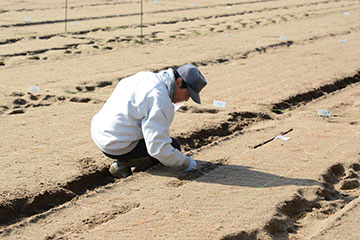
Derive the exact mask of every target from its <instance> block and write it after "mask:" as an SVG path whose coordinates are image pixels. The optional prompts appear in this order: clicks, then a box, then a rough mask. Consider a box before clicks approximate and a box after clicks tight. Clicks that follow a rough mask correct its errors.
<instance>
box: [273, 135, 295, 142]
mask: <svg viewBox="0 0 360 240" xmlns="http://www.w3.org/2000/svg"><path fill="white" fill-rule="evenodd" d="M277 138H278V139H280V140H283V141H288V140H290V139H291V137H285V136H283V135H279V136H276V137H275V139H277Z"/></svg>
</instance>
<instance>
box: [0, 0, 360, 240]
mask: <svg viewBox="0 0 360 240" xmlns="http://www.w3.org/2000/svg"><path fill="white" fill-rule="evenodd" d="M140 3H141V2H140V1H132V0H92V1H85V0H79V1H70V0H69V1H68V9H67V18H68V20H67V22H65V21H64V15H65V7H64V1H55V0H48V1H40V0H32V1H30V0H22V1H20V0H12V1H10V0H2V1H1V2H0V79H1V81H0V131H1V133H2V136H3V137H2V140H1V141H0V171H1V174H0V238H1V239H223V240H233V239H248V240H255V239H280V240H282V239H293V240H300V239H313V240H318V239H321V240H322V239H323V240H325V239H340V238H341V239H345V240H350V239H351V240H353V239H360V230H359V227H358V226H359V224H360V201H359V198H358V197H359V194H360V188H359V185H360V184H359V180H360V84H359V82H360V57H359V56H360V1H358V0H228V1H215V0H178V1H170V0H159V1H153V0H151V1H150V0H145V1H144V5H143V8H144V15H143V30H142V31H143V38H141V36H140V35H141V34H140V33H141V28H140V18H141V14H140ZM65 27H66V30H67V31H66V32H65ZM185 63H193V64H195V65H196V66H198V67H199V69H200V70H201V71H202V72H203V73H204V75H205V77H206V79H207V81H208V86H206V88H205V89H204V90H203V91H202V102H203V104H201V105H196V104H195V103H193V102H190V101H189V102H188V103H186V105H185V106H184V107H183V108H182V109H181V110H179V111H178V112H177V113H176V114H175V119H174V122H173V124H172V126H171V129H170V133H171V136H174V137H177V138H178V139H179V140H180V142H181V143H182V150H183V152H185V153H186V154H188V155H192V156H193V157H194V159H196V160H197V161H198V166H199V168H198V170H196V171H194V172H190V173H186V172H182V171H178V170H174V169H170V168H166V167H164V166H156V167H154V168H152V169H150V170H148V171H146V172H141V173H135V174H134V175H133V176H131V177H129V178H127V179H114V178H112V177H111V176H110V174H109V173H108V167H109V165H110V164H111V162H112V160H111V159H108V158H106V157H105V156H104V155H103V154H102V153H101V152H100V151H99V150H98V149H97V148H96V146H95V144H94V143H93V142H92V140H91V137H90V121H91V118H92V117H93V115H94V114H95V113H96V112H97V111H99V110H100V108H101V107H102V105H103V104H104V102H105V101H106V99H107V98H108V97H109V96H110V94H111V92H112V91H113V89H114V88H115V86H116V84H117V83H118V82H119V81H120V80H121V79H122V78H124V77H126V76H129V75H132V74H135V73H137V72H138V71H143V70H146V71H159V70H162V69H166V68H169V67H176V66H180V65H183V64H185ZM214 100H218V101H224V102H226V106H225V108H218V107H215V106H214V105H213V101H214ZM319 109H324V110H330V111H331V116H330V117H324V116H319V115H318V110H319ZM279 135H281V136H283V137H277V136H279Z"/></svg>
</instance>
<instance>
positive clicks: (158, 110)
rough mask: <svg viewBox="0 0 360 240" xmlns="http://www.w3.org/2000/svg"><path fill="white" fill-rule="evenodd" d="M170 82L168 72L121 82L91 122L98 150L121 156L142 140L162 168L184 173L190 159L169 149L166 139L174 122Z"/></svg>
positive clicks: (143, 75) (172, 74)
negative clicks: (180, 169) (180, 170)
mask: <svg viewBox="0 0 360 240" xmlns="http://www.w3.org/2000/svg"><path fill="white" fill-rule="evenodd" d="M174 80H175V76H174V72H173V70H172V69H170V68H169V69H168V70H165V71H161V72H159V73H152V72H139V73H137V74H135V75H133V76H130V77H127V78H124V79H122V80H121V81H120V82H119V83H118V84H117V86H116V88H115V90H114V91H113V93H112V94H111V96H110V98H109V99H108V100H107V101H106V103H105V104H104V106H103V107H102V109H101V110H100V111H99V112H98V113H97V114H96V115H95V116H94V117H93V119H92V122H91V136H92V138H93V140H94V142H95V144H96V145H97V146H98V147H99V148H100V150H102V151H103V152H105V153H108V154H111V155H116V156H117V155H123V154H126V153H128V152H130V151H131V150H133V149H134V148H135V146H136V144H137V143H138V141H139V140H140V139H143V138H144V140H145V143H146V148H147V150H148V153H149V155H150V156H152V157H154V158H156V159H158V160H159V161H160V162H161V163H162V164H164V165H165V166H169V167H177V168H182V169H186V168H187V167H188V165H189V163H190V157H188V156H185V155H184V154H182V153H181V152H180V151H179V150H177V149H175V148H174V147H172V146H171V141H172V140H171V138H170V137H169V127H170V124H171V122H172V120H173V118H174V105H173V104H172V101H171V98H170V91H171V84H172V82H173V81H174Z"/></svg>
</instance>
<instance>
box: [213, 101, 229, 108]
mask: <svg viewBox="0 0 360 240" xmlns="http://www.w3.org/2000/svg"><path fill="white" fill-rule="evenodd" d="M213 105H214V106H215V107H218V108H225V106H226V102H224V101H218V100H214V102H213Z"/></svg>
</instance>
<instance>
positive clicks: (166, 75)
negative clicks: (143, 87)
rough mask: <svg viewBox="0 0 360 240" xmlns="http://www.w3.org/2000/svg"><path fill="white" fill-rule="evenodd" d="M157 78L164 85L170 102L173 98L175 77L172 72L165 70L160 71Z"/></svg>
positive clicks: (169, 69)
mask: <svg viewBox="0 0 360 240" xmlns="http://www.w3.org/2000/svg"><path fill="white" fill-rule="evenodd" d="M157 77H158V78H159V79H160V80H161V81H162V82H163V83H165V86H166V88H167V90H168V93H169V97H170V99H171V101H173V100H174V97H175V75H174V71H173V70H172V69H171V68H168V69H167V70H163V71H160V72H159V73H157Z"/></svg>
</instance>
